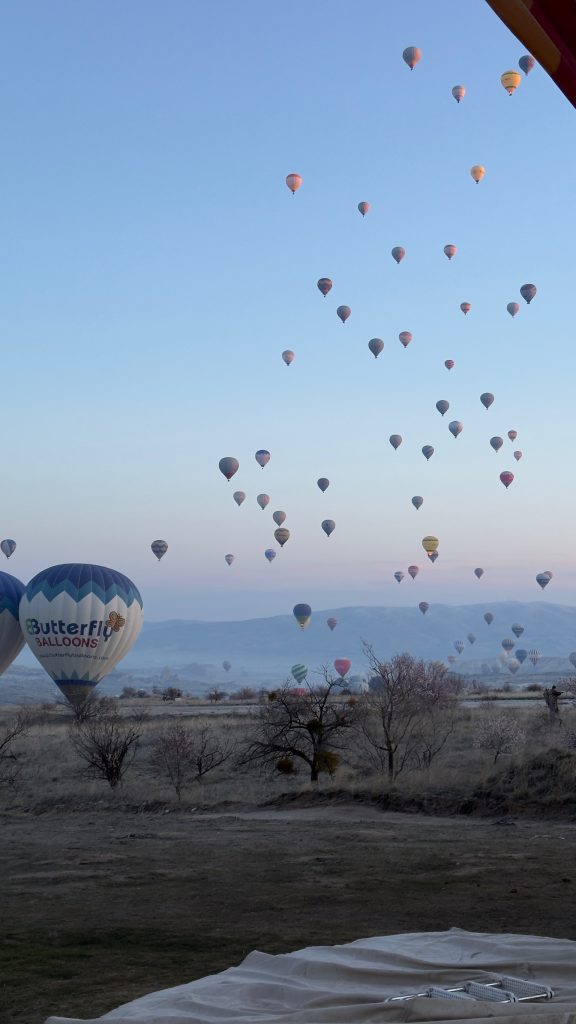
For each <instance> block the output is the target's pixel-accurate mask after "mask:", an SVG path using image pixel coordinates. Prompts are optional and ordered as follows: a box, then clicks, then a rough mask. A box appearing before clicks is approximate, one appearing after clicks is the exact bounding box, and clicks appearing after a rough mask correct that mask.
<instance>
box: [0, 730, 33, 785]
mask: <svg viewBox="0 0 576 1024" xmlns="http://www.w3.org/2000/svg"><path fill="white" fill-rule="evenodd" d="M30 725H31V720H30V716H29V714H28V713H27V712H26V711H19V712H18V713H17V714H16V715H14V716H13V717H12V718H10V719H8V721H7V722H6V723H5V725H4V727H3V729H2V730H1V731H0V784H2V785H4V786H14V785H15V783H16V781H17V779H18V776H19V775H20V773H21V771H22V767H23V760H22V758H23V754H22V751H19V750H17V749H15V747H14V744H15V742H16V740H18V739H20V738H23V737H24V736H26V734H27V732H28V731H29V729H30Z"/></svg>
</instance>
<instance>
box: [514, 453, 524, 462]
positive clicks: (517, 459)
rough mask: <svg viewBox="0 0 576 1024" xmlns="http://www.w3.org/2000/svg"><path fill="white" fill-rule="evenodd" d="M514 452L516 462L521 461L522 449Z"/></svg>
mask: <svg viewBox="0 0 576 1024" xmlns="http://www.w3.org/2000/svg"><path fill="white" fill-rule="evenodd" d="M513 454H514V458H515V459H516V462H520V459H521V458H522V452H521V451H520V450H518V451H516V452H514V453H513Z"/></svg>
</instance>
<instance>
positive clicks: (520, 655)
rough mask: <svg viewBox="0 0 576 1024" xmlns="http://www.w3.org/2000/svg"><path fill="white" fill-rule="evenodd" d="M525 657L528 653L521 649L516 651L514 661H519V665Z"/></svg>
mask: <svg viewBox="0 0 576 1024" xmlns="http://www.w3.org/2000/svg"><path fill="white" fill-rule="evenodd" d="M527 657H528V651H524V650H522V648H520V649H519V650H517V651H516V661H519V662H520V664H521V665H522V664H523V663H524V662H525V661H526V658H527Z"/></svg>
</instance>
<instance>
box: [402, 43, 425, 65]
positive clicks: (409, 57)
mask: <svg viewBox="0 0 576 1024" xmlns="http://www.w3.org/2000/svg"><path fill="white" fill-rule="evenodd" d="M421 59H422V51H421V50H419V49H418V47H417V46H407V47H406V49H405V50H404V52H403V54H402V60H403V61H404V63H405V64H407V65H408V67H409V68H410V71H414V68H415V67H416V65H417V64H418V62H419V61H420V60H421Z"/></svg>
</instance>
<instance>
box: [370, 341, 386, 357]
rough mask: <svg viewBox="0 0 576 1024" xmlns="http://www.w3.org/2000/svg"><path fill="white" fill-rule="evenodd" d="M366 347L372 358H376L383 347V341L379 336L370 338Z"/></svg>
mask: <svg viewBox="0 0 576 1024" xmlns="http://www.w3.org/2000/svg"><path fill="white" fill-rule="evenodd" d="M368 348H369V349H370V351H371V353H372V355H373V356H374V358H375V359H378V356H379V355H380V353H381V352H382V349H383V348H384V342H383V341H382V339H381V338H371V339H370V341H369V342H368Z"/></svg>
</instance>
